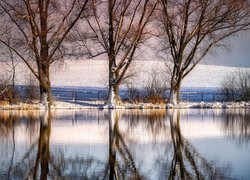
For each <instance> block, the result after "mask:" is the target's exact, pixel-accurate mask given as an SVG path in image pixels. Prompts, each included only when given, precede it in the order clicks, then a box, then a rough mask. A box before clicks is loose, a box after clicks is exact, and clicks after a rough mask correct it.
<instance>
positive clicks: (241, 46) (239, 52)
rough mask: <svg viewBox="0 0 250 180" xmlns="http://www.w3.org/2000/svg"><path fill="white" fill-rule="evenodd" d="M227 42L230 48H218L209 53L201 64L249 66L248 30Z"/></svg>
mask: <svg viewBox="0 0 250 180" xmlns="http://www.w3.org/2000/svg"><path fill="white" fill-rule="evenodd" d="M227 44H229V46H230V50H226V49H220V50H216V52H213V53H210V54H209V55H208V57H206V58H205V59H204V60H203V62H202V63H203V64H210V65H220V66H236V67H250V31H247V32H244V33H241V34H240V35H238V36H237V37H232V38H231V39H230V40H229V41H227Z"/></svg>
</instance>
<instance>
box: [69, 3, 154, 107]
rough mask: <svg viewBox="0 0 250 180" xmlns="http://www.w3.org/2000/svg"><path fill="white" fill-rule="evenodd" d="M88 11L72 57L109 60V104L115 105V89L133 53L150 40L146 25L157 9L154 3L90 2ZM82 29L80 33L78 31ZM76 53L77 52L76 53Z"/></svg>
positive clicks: (77, 35)
mask: <svg viewBox="0 0 250 180" xmlns="http://www.w3.org/2000/svg"><path fill="white" fill-rule="evenodd" d="M88 5H89V6H88V7H89V8H88V10H89V11H86V12H85V13H84V17H83V21H79V22H80V23H81V24H79V27H77V29H76V28H75V31H76V33H74V35H73V36H71V41H73V42H75V43H76V45H74V46H73V48H74V50H75V51H73V54H74V53H75V54H77V53H78V52H79V51H80V52H81V53H80V55H86V56H88V57H90V58H93V57H96V56H99V55H105V56H106V57H107V59H108V60H109V100H108V102H107V105H108V106H110V107H114V106H115V104H117V103H119V101H120V100H119V95H118V91H119V85H120V84H121V82H122V80H123V79H124V78H125V77H126V72H127V70H128V68H129V66H130V64H131V62H132V60H133V57H134V55H135V52H136V49H137V48H138V47H140V45H142V44H143V42H145V40H147V39H148V38H149V37H150V34H151V31H152V30H153V29H152V28H150V25H149V22H150V21H151V20H152V15H153V12H154V10H155V8H156V6H157V1H156V0H108V1H102V0H91V2H90V4H88ZM83 27H84V30H82V28H83ZM77 51H78V52H77Z"/></svg>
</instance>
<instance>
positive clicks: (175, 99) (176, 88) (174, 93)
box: [169, 78, 181, 106]
mask: <svg viewBox="0 0 250 180" xmlns="http://www.w3.org/2000/svg"><path fill="white" fill-rule="evenodd" d="M179 79H181V78H179ZM180 89H181V80H178V81H177V82H176V83H171V90H170V100H169V103H171V104H173V105H174V106H176V105H177V104H179V102H180Z"/></svg>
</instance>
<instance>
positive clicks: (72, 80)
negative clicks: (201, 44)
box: [0, 60, 245, 87]
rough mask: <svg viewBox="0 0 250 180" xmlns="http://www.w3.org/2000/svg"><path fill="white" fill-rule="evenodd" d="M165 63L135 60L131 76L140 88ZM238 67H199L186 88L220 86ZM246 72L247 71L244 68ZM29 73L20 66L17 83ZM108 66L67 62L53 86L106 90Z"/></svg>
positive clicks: (55, 72) (55, 69)
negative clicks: (152, 72)
mask: <svg viewBox="0 0 250 180" xmlns="http://www.w3.org/2000/svg"><path fill="white" fill-rule="evenodd" d="M0 67H1V73H2V76H7V75H6V73H7V70H8V68H7V67H6V66H4V65H2V64H1V66H0ZM164 68H165V64H164V62H162V61H135V62H134V64H133V67H132V70H131V73H135V75H134V77H133V78H134V79H133V82H136V84H137V86H140V84H141V83H143V81H145V80H146V79H147V78H149V76H150V73H149V72H151V71H152V69H153V70H155V71H157V72H162V70H163V69H164ZM237 69H239V68H238V67H237V68H235V67H226V66H214V65H198V66H197V67H196V68H195V69H194V71H193V72H191V73H190V74H189V75H188V76H187V77H186V79H184V81H183V87H220V84H221V81H222V79H223V78H224V77H225V76H226V75H228V74H231V73H234V72H235V71H236V70H237ZM242 69H245V68H242ZM29 74H30V72H29V70H28V69H27V68H26V67H25V65H24V64H19V65H18V70H17V78H16V82H17V84H19V85H23V84H25V83H26V82H27V79H28V77H29ZM107 77H108V66H107V62H106V61H104V60H95V61H94V60H85V61H66V62H65V64H63V65H58V64H55V65H54V66H53V67H52V69H51V84H52V86H81V87H84V86H86V87H106V85H107Z"/></svg>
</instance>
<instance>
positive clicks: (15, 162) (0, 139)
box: [0, 109, 250, 179]
mask: <svg viewBox="0 0 250 180" xmlns="http://www.w3.org/2000/svg"><path fill="white" fill-rule="evenodd" d="M167 178H168V179H250V110H249V109H231V110H229V109H227V110H226V109H220V110H213V109H183V110H160V109H159V110H77V111H76V110H56V111H51V112H46V111H0V179H167Z"/></svg>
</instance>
